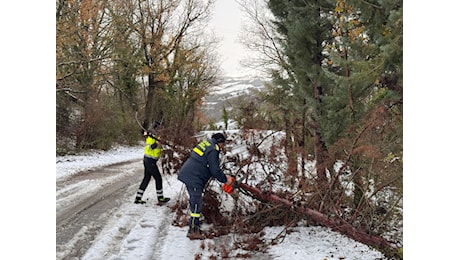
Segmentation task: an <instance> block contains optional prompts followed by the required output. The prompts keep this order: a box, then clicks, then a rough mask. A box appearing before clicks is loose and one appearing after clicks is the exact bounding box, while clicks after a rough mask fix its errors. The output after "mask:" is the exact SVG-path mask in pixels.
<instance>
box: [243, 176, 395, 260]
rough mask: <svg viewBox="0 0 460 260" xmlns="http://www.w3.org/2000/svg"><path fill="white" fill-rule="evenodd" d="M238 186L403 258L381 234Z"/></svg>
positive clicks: (387, 253) (261, 198)
mask: <svg viewBox="0 0 460 260" xmlns="http://www.w3.org/2000/svg"><path fill="white" fill-rule="evenodd" d="M238 186H239V188H241V189H244V190H245V191H247V192H250V193H251V194H252V195H253V196H254V197H255V198H256V199H258V200H260V201H262V202H271V203H274V204H283V205H286V206H288V207H290V208H291V209H292V210H294V211H295V212H296V213H298V214H302V215H306V216H307V217H309V218H310V219H311V220H312V221H313V222H315V223H317V224H318V225H322V226H326V227H329V228H331V229H332V230H334V231H336V232H339V233H340V234H343V235H345V236H347V237H350V238H352V239H354V240H356V241H358V242H361V243H363V244H366V245H368V246H371V247H374V248H376V249H378V250H380V251H381V252H382V253H383V254H385V255H386V256H387V257H389V258H396V259H402V257H401V256H399V255H398V248H396V246H394V245H393V244H392V243H390V242H389V241H387V240H385V239H384V238H382V237H380V236H376V235H371V234H367V233H366V232H363V231H361V230H357V229H356V228H354V227H353V226H352V225H350V224H349V223H346V222H344V221H342V220H340V219H337V220H333V219H330V218H328V217H327V216H325V215H324V214H322V213H321V212H319V211H316V210H313V209H310V208H307V207H305V206H302V205H294V204H293V203H292V202H291V201H289V200H287V199H284V198H280V197H278V196H277V195H275V194H272V193H269V192H262V191H261V190H260V189H258V188H255V187H252V186H250V185H248V184H246V183H239V184H238Z"/></svg>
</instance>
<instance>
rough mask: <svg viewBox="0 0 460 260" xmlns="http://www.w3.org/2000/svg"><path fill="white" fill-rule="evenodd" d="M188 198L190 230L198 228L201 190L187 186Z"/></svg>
mask: <svg viewBox="0 0 460 260" xmlns="http://www.w3.org/2000/svg"><path fill="white" fill-rule="evenodd" d="M187 191H188V195H189V197H190V220H189V225H190V228H192V229H193V228H195V227H196V228H200V216H201V208H202V207H203V190H202V189H200V188H192V187H188V186H187Z"/></svg>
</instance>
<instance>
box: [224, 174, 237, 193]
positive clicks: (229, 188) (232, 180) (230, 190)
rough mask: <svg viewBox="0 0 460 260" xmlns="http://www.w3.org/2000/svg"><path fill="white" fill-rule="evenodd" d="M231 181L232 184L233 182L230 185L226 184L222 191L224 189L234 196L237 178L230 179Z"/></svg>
mask: <svg viewBox="0 0 460 260" xmlns="http://www.w3.org/2000/svg"><path fill="white" fill-rule="evenodd" d="M230 180H231V182H232V183H231V184H230V185H227V184H224V185H223V186H222V189H223V190H224V191H225V192H226V193H228V194H232V193H233V184H234V183H235V178H233V177H230Z"/></svg>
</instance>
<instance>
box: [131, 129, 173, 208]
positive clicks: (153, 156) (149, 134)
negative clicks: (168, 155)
mask: <svg viewBox="0 0 460 260" xmlns="http://www.w3.org/2000/svg"><path fill="white" fill-rule="evenodd" d="M160 125H161V124H160V123H159V122H155V123H154V124H153V130H149V131H145V132H144V137H145V149H144V178H143V179H142V182H141V184H140V186H139V189H138V190H137V193H136V199H135V200H134V203H136V204H144V203H146V202H145V201H144V200H142V196H143V195H144V192H145V190H146V189H147V186H148V185H149V183H150V179H151V178H152V176H153V178H154V179H155V188H156V191H157V199H158V203H160V204H161V203H166V202H168V201H169V200H170V199H169V198H166V197H164V196H163V179H162V178H161V174H160V170H159V169H158V166H157V162H158V159H159V158H160V156H161V153H162V151H163V149H162V147H161V144H160V143H159V140H160V138H159V137H158V136H156V129H158V127H160Z"/></svg>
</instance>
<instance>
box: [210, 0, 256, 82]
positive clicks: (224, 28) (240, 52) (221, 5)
mask: <svg viewBox="0 0 460 260" xmlns="http://www.w3.org/2000/svg"><path fill="white" fill-rule="evenodd" d="M242 20H243V15H242V11H241V10H240V7H239V6H238V4H237V3H236V2H235V0H217V1H216V5H215V10H214V15H213V17H212V21H211V27H212V29H213V30H214V32H215V34H216V36H217V37H218V38H219V39H221V45H220V55H221V58H222V70H223V73H224V74H225V75H226V76H243V75H247V74H253V73H251V72H250V71H248V69H247V68H245V67H243V66H242V65H240V60H241V59H242V58H243V57H245V56H247V55H245V54H247V50H246V49H245V47H244V46H243V45H241V44H240V43H239V42H238V36H239V34H240V31H241V26H242Z"/></svg>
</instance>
